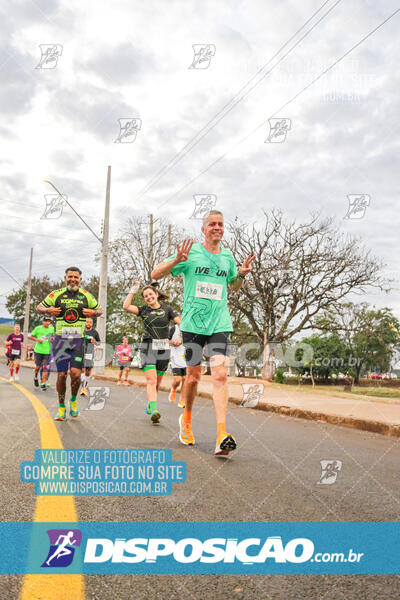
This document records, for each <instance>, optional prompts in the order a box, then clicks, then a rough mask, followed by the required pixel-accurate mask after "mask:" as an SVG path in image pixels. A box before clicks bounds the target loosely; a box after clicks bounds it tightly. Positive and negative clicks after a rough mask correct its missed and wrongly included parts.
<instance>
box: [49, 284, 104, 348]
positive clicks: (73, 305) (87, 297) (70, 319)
mask: <svg viewBox="0 0 400 600" xmlns="http://www.w3.org/2000/svg"><path fill="white" fill-rule="evenodd" d="M40 305H41V306H43V307H44V308H50V307H51V306H55V307H56V308H61V313H60V314H59V315H58V316H57V317H56V335H68V337H70V336H73V337H81V338H82V337H83V336H84V333H85V324H86V317H85V316H84V315H83V313H82V311H83V309H84V308H90V309H92V310H99V308H100V305H99V303H98V302H97V300H96V298H95V297H94V296H92V294H91V293H90V292H88V291H86V290H83V289H82V288H79V289H78V290H77V291H76V292H70V291H69V290H68V289H67V288H66V287H63V288H60V289H59V290H54V291H53V292H50V294H49V295H48V296H46V298H45V299H44V300H43V301H42V302H41V303H40Z"/></svg>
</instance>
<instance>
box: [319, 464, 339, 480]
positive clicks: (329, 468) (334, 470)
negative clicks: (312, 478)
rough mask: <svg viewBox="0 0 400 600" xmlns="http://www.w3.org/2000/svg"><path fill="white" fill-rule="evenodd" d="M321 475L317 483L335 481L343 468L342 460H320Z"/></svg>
mask: <svg viewBox="0 0 400 600" xmlns="http://www.w3.org/2000/svg"><path fill="white" fill-rule="evenodd" d="M319 463H320V465H321V470H322V473H321V477H320V478H319V481H317V485H332V484H333V483H335V481H336V479H337V476H338V473H339V471H341V470H342V461H341V460H320V461H319Z"/></svg>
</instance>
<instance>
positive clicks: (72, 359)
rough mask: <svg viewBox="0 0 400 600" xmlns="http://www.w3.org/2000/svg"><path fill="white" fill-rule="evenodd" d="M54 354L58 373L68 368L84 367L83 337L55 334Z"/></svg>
mask: <svg viewBox="0 0 400 600" xmlns="http://www.w3.org/2000/svg"><path fill="white" fill-rule="evenodd" d="M53 356H54V360H55V363H56V366H57V372H58V373H65V372H66V371H68V369H83V338H70V339H69V338H63V337H62V336H61V335H55V336H54V342H53Z"/></svg>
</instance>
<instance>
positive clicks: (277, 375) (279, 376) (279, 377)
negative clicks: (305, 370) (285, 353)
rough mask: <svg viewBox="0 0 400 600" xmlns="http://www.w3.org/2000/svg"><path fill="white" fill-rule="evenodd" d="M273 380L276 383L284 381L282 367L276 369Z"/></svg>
mask: <svg viewBox="0 0 400 600" xmlns="http://www.w3.org/2000/svg"><path fill="white" fill-rule="evenodd" d="M274 380H275V381H276V382H277V383H285V376H284V374H283V369H277V370H276V372H275V377H274Z"/></svg>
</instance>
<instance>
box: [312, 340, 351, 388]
mask: <svg viewBox="0 0 400 600" xmlns="http://www.w3.org/2000/svg"><path fill="white" fill-rule="evenodd" d="M301 341H302V343H303V344H309V345H310V346H311V347H312V349H313V357H312V359H311V360H310V362H308V363H306V364H305V365H304V367H303V369H302V372H303V373H311V375H312V376H313V378H314V377H317V378H321V379H324V380H325V381H327V380H328V379H329V377H330V376H331V375H332V374H333V373H335V374H336V375H337V374H338V373H339V372H346V371H347V370H348V362H347V357H348V351H347V347H346V345H345V343H344V342H343V340H341V339H340V337H339V336H338V335H337V334H336V333H332V334H329V335H318V334H313V335H312V336H310V337H308V338H304V339H302V340H301Z"/></svg>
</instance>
